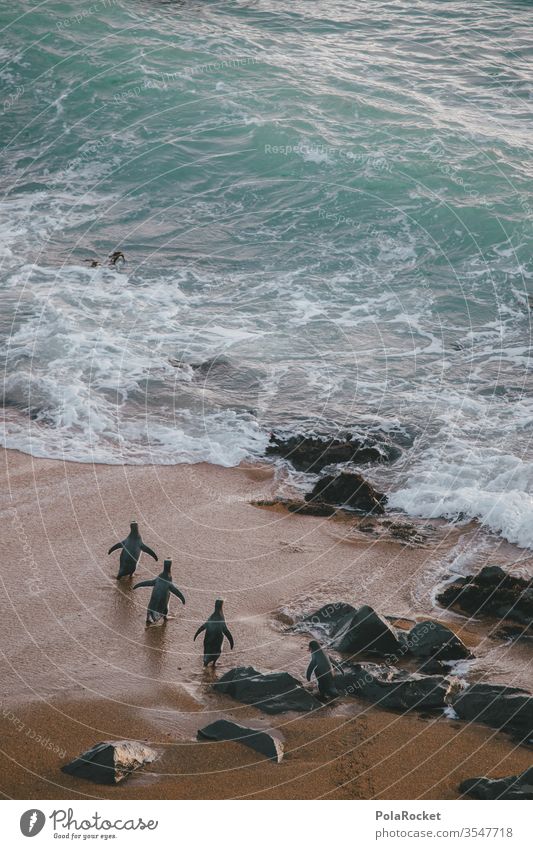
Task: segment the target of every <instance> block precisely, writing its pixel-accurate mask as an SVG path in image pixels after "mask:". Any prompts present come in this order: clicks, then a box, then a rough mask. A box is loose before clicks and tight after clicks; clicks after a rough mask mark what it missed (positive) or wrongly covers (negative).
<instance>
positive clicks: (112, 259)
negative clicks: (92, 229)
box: [109, 251, 126, 265]
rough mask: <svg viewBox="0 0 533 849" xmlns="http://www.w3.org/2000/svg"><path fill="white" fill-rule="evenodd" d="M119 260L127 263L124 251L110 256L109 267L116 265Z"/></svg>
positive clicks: (114, 252)
mask: <svg viewBox="0 0 533 849" xmlns="http://www.w3.org/2000/svg"><path fill="white" fill-rule="evenodd" d="M119 260H120V261H121V262H126V257H125V256H124V254H123V253H122V251H113V253H112V254H109V265H116V264H117V262H118V261H119Z"/></svg>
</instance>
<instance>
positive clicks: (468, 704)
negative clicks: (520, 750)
mask: <svg viewBox="0 0 533 849" xmlns="http://www.w3.org/2000/svg"><path fill="white" fill-rule="evenodd" d="M451 705H452V707H453V709H454V711H455V712H456V714H457V716H458V717H459V718H460V719H465V720H467V721H468V722H482V723H483V724H484V725H490V727H491V728H498V729H499V730H501V731H507V732H508V733H509V734H512V736H513V739H515V740H516V741H517V742H519V743H524V744H526V745H533V696H531V694H530V693H526V692H525V691H524V690H520V689H518V688H517V687H506V686H504V685H500V684H470V685H469V686H467V687H466V688H465V689H464V690H460V691H459V692H457V693H455V695H454V696H453V697H452V700H451Z"/></svg>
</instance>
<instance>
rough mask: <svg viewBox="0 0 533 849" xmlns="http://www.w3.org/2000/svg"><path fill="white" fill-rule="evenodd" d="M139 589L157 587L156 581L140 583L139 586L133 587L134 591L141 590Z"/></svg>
mask: <svg viewBox="0 0 533 849" xmlns="http://www.w3.org/2000/svg"><path fill="white" fill-rule="evenodd" d="M139 587H155V580H154V581H139V583H138V584H134V585H133V589H134V590H137V589H139Z"/></svg>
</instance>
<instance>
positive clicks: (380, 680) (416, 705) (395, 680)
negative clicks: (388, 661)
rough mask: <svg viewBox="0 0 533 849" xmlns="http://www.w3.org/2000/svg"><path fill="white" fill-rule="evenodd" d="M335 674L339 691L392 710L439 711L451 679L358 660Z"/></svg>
mask: <svg viewBox="0 0 533 849" xmlns="http://www.w3.org/2000/svg"><path fill="white" fill-rule="evenodd" d="M345 668H346V672H345V673H344V675H336V676H335V685H336V687H337V689H338V691H339V692H340V693H342V694H343V695H346V696H354V697H356V698H357V697H358V698H362V699H365V700H367V701H370V702H372V704H374V705H376V706H378V707H383V708H391V709H393V710H438V709H440V710H442V709H444V708H445V707H446V704H447V701H446V700H447V696H448V693H449V691H450V686H451V684H450V681H448V679H447V678H445V677H444V676H441V675H419V674H418V673H416V672H415V673H412V672H406V671H405V670H403V669H396V668H395V667H393V666H384V665H379V664H376V663H359V664H353V665H352V664H351V665H349V666H346V667H345Z"/></svg>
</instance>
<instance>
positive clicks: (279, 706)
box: [213, 666, 320, 713]
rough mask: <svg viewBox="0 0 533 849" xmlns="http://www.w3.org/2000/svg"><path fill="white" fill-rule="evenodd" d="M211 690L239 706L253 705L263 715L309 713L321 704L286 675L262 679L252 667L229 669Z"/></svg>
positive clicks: (284, 673) (268, 676)
mask: <svg viewBox="0 0 533 849" xmlns="http://www.w3.org/2000/svg"><path fill="white" fill-rule="evenodd" d="M213 689H214V690H215V691H217V692H219V693H226V694H227V695H228V696H231V697H232V698H233V699H236V700H237V701H238V702H244V704H247V705H254V707H257V708H259V710H263V711H265V713H282V712H283V711H286V710H296V711H310V710H316V708H319V707H320V702H319V701H318V700H317V699H315V697H314V696H312V695H311V693H309V692H308V691H307V690H306V689H305V687H303V686H302V684H301V683H300V682H299V681H298V680H297V679H296V678H293V676H292V675H289V674H288V672H268V673H267V674H265V675H263V674H262V673H261V672H258V671H257V670H256V669H254V668H253V666H239V667H237V668H235V669H230V671H229V672H226V674H225V675H223V676H222V678H221V679H220V680H219V681H215V683H214V684H213Z"/></svg>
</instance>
